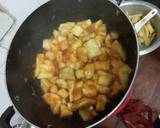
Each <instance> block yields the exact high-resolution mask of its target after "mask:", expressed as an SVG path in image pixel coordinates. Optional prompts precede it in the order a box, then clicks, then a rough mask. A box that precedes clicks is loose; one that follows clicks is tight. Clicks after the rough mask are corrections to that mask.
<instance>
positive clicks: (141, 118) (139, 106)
mask: <svg viewBox="0 0 160 128" xmlns="http://www.w3.org/2000/svg"><path fill="white" fill-rule="evenodd" d="M118 116H119V117H120V118H121V119H122V121H123V122H124V124H125V125H126V127H127V128H154V125H153V121H152V109H151V108H150V107H149V106H146V105H144V103H143V102H142V101H140V100H130V101H129V103H128V104H127V106H126V108H125V109H124V110H122V111H121V112H120V113H119V114H118Z"/></svg>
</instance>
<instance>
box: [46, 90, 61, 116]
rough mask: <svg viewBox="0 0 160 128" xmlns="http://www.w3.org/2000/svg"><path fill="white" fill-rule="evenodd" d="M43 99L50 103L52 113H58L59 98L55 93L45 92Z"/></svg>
mask: <svg viewBox="0 0 160 128" xmlns="http://www.w3.org/2000/svg"><path fill="white" fill-rule="evenodd" d="M43 99H44V100H45V101H46V103H48V104H49V105H50V108H51V110H52V112H53V113H54V114H58V113H59V110H60V105H61V100H60V97H59V96H58V95H56V94H52V93H46V94H44V95H43Z"/></svg>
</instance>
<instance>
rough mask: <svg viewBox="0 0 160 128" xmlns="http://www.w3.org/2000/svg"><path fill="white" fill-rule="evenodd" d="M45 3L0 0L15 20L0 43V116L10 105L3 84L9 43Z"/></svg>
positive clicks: (40, 0)
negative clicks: (23, 24) (32, 14)
mask: <svg viewBox="0 0 160 128" xmlns="http://www.w3.org/2000/svg"><path fill="white" fill-rule="evenodd" d="M47 1H48V0H0V5H2V6H3V7H4V8H5V9H6V10H7V11H9V13H10V14H11V15H13V17H15V18H16V23H15V24H14V26H13V27H12V28H11V30H10V31H9V32H8V33H7V35H6V36H5V37H4V38H3V40H2V41H0V115H1V114H2V112H3V111H4V110H5V109H6V108H7V107H8V105H10V104H11V102H10V99H9V97H8V94H7V90H6V82H5V63H6V58H7V52H8V49H9V47H10V44H11V41H12V39H13V37H14V35H15V33H16V31H17V30H18V28H19V27H20V25H21V24H22V22H23V21H24V20H25V19H26V18H27V16H28V15H30V14H31V13H32V12H33V11H34V10H36V9H37V8H38V7H39V6H41V5H42V4H44V3H45V2H47ZM2 95H3V97H2Z"/></svg>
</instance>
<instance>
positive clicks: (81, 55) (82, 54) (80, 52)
mask: <svg viewBox="0 0 160 128" xmlns="http://www.w3.org/2000/svg"><path fill="white" fill-rule="evenodd" d="M77 56H78V59H79V60H80V61H81V62H84V63H85V62H87V61H88V55H87V49H86V48H85V47H83V46H82V47H79V48H78V49H77Z"/></svg>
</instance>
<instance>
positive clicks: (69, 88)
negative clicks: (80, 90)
mask: <svg viewBox="0 0 160 128" xmlns="http://www.w3.org/2000/svg"><path fill="white" fill-rule="evenodd" d="M74 88H75V82H74V81H68V91H69V101H70V102H72V101H73V91H74Z"/></svg>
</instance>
